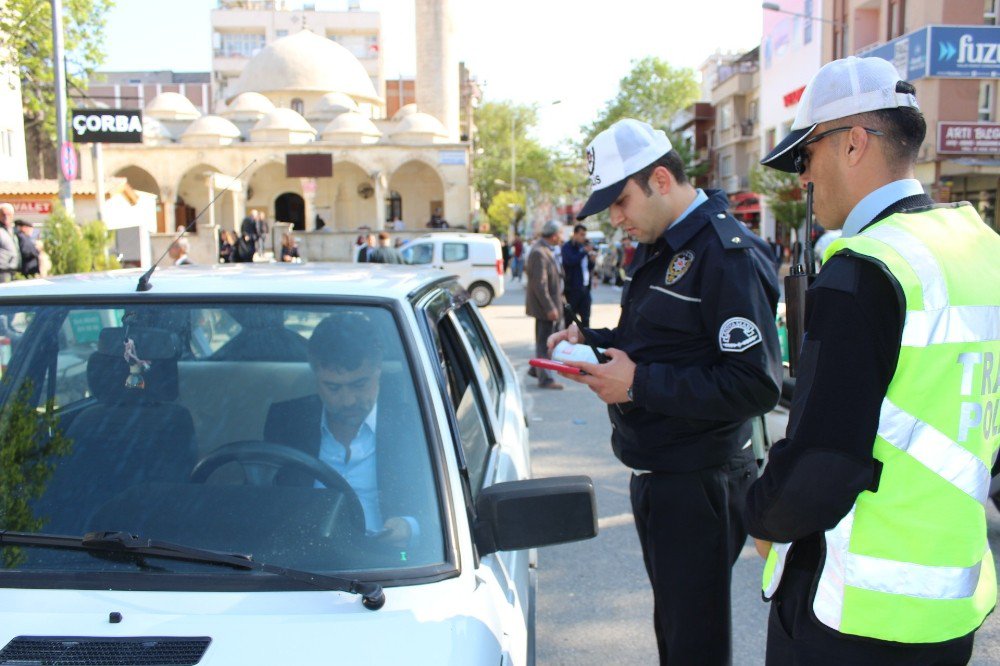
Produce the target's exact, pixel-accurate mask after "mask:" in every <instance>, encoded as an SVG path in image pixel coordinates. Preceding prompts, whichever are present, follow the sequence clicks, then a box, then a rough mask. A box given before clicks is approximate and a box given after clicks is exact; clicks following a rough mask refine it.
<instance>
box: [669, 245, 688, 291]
mask: <svg viewBox="0 0 1000 666" xmlns="http://www.w3.org/2000/svg"><path fill="white" fill-rule="evenodd" d="M692 262H694V252H692V251H691V250H684V251H683V252H678V253H677V254H675V255H674V256H673V257H671V259H670V265H669V266H667V279H666V280H665V282H666V283H667V284H668V285H671V284H674V283H675V282H677V281H678V280H680V279H681V278H682V277H684V274H685V273H687V272H688V269H689V268H691V264H692Z"/></svg>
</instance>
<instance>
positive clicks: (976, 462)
mask: <svg viewBox="0 0 1000 666" xmlns="http://www.w3.org/2000/svg"><path fill="white" fill-rule="evenodd" d="M914 93H915V90H914V88H913V86H911V85H910V84H909V83H906V82H905V81H901V80H900V77H899V75H898V73H897V70H896V68H895V67H894V66H893V65H892V63H890V62H888V61H886V60H882V59H880V58H855V57H848V58H845V59H842V60H835V61H833V62H830V63H828V64H826V65H824V66H823V67H822V68H821V69H820V70H819V72H817V73H816V75H815V76H814V77H813V78H812V80H811V81H810V82H809V84H808V85H807V86H806V88H805V91H804V92H803V94H802V98H801V101H800V102H799V110H798V113H797V115H796V117H795V121H794V123H793V125H792V131H791V133H790V134H789V135H788V136H787V137H786V138H785V139H784V140H783V141H782V142H781V143H780V144H778V146H777V147H776V148H775V149H774V150H773V151H771V153H770V154H768V155H767V157H765V158H764V160H762V164H764V165H765V166H768V167H771V168H775V169H779V170H781V171H786V172H790V173H795V172H797V173H798V174H799V180H800V181H801V182H802V184H803V185H807V184H808V183H812V184H813V188H814V210H815V214H816V218H817V220H818V221H819V223H820V224H821V225H822V226H823V227H824V228H826V229H842V230H843V234H842V237H841V238H840V239H839V240H836V241H834V242H833V243H832V244H831V245H830V247H829V248H828V249H827V251H826V263H825V264H824V266H823V270H822V271H821V272H820V273H819V275H818V276H817V278H816V281H815V282H814V284H813V285H812V287H810V289H809V290H808V292H807V295H806V310H805V312H806V320H805V337H804V342H803V345H802V352H801V355H800V357H799V358H800V363H801V365H800V367H799V375H798V378H797V383H796V387H795V397H794V400H793V404H792V408H791V415H790V418H789V426H788V432H787V438H786V439H784V440H782V441H780V442H778V443H777V444H776V445H775V446H774V448H773V449H772V450H771V454H770V461H769V463H768V465H767V467H766V469H765V471H764V474H763V476H762V477H761V479H760V480H758V481H757V482H756V483H754V484H753V486H752V487H751V489H750V493H749V496H748V498H747V505H746V524H747V528H748V530H749V532H750V534H751V535H753V536H754V537H756V538H757V539H759V540H760V541H759V542H758V550H761V551H764V552H765V553H766V554H767V565H766V566H765V569H764V571H765V575H764V584H763V587H764V595H765V598H769V599H770V600H771V601H772V603H771V609H770V619H769V623H768V635H767V663H768V664H792V663H795V664H817V665H823V664H861V665H864V664H878V665H879V666H887V665H892V664H964V663H967V662H968V661H969V659H970V658H971V655H972V645H973V635H974V633H975V631H976V629H977V628H978V627H979V626H980V624H982V622H983V620H984V619H985V618H986V616H987V615H988V614H989V613H990V611H991V610H992V609H993V607H994V605H995V604H996V598H997V583H996V575H995V571H994V565H993V558H992V555H991V553H990V548H989V541H988V540H987V525H986V516H985V513H984V508H983V504H984V502H985V501H986V499H987V493H988V488H989V485H990V465H992V464H993V461H994V460H995V459H996V456H997V449H998V446H1000V428H997V420H996V410H995V408H991V407H990V405H991V401H992V403H993V404H995V401H996V399H997V393H998V390H1000V383H997V382H993V381H991V380H992V378H995V377H997V374H996V367H995V361H994V359H1000V345H998V335H997V331H998V329H997V324H996V322H997V317H998V314H1000V290H998V289H997V285H998V284H1000V264H998V263H997V257H998V256H1000V237H998V236H997V234H996V233H995V232H993V231H992V230H991V229H990V228H989V227H987V226H986V225H985V224H983V222H982V220H981V219H980V217H979V215H978V214H977V212H976V209H975V208H974V207H973V206H971V205H969V204H968V203H964V202H963V203H961V204H942V205H934V204H933V202H932V201H931V199H930V198H929V197H928V196H926V195H925V194H924V190H923V187H922V186H921V184H920V182H919V181H917V180H915V179H914V177H913V173H914V162H915V161H916V159H917V157H918V154H919V151H920V147H921V145H922V144H923V141H924V136H925V133H926V124H925V121H924V118H923V115H922V114H921V112H920V110H919V108H918V106H917V100H916V98H915V96H914ZM991 412H992V414H993V416H992V417H991V416H990V413H991ZM992 471H993V473H996V472H997V468H996V466H995V465H994V469H993V470H992ZM768 542H773V544H771V543H768Z"/></svg>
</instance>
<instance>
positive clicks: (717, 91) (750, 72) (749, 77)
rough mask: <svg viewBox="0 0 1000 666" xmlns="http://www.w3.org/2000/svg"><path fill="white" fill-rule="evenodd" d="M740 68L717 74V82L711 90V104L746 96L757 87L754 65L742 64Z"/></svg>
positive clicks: (755, 67)
mask: <svg viewBox="0 0 1000 666" xmlns="http://www.w3.org/2000/svg"><path fill="white" fill-rule="evenodd" d="M742 65H743V66H742V67H739V68H736V67H734V68H732V69H731V70H730V71H729V72H726V73H724V72H722V71H720V72H719V82H718V83H716V84H715V87H714V88H712V103H713V104H715V105H716V106H718V104H719V102H721V101H723V100H725V99H728V98H730V97H734V96H737V95H746V94H747V93H750V92H752V91H753V90H754V89H755V88H756V87H757V65H756V63H742Z"/></svg>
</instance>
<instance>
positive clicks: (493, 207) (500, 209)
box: [486, 190, 525, 236]
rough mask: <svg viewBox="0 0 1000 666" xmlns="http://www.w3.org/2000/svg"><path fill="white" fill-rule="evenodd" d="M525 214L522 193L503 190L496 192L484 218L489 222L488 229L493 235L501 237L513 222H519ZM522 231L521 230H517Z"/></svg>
mask: <svg viewBox="0 0 1000 666" xmlns="http://www.w3.org/2000/svg"><path fill="white" fill-rule="evenodd" d="M524 213H525V195H524V193H523V192H511V191H510V190H504V191H503V192H497V194H496V195H494V197H493V200H492V201H491V202H490V207H489V208H487V209H486V216H487V217H488V218H489V220H490V227H491V228H492V229H493V233H494V234H497V235H498V236H502V235H504V234H506V233H507V230H508V229H510V227H511V225H512V224H514V222H520V221H521V219H523V218H524ZM518 231H523V229H520V228H519V229H518Z"/></svg>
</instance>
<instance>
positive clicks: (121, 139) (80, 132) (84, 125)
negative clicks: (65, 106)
mask: <svg viewBox="0 0 1000 666" xmlns="http://www.w3.org/2000/svg"><path fill="white" fill-rule="evenodd" d="M71 125H72V128H73V142H74V143H142V111H139V110H134V111H133V110H126V109H75V110H74V111H73V120H72V122H71Z"/></svg>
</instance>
